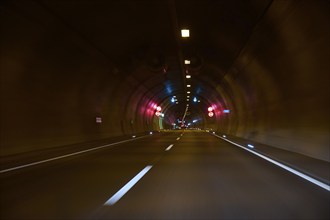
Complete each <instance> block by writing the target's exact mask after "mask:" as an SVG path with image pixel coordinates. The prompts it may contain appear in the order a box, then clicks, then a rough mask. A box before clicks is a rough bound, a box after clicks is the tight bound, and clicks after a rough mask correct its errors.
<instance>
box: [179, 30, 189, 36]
mask: <svg viewBox="0 0 330 220" xmlns="http://www.w3.org/2000/svg"><path fill="white" fill-rule="evenodd" d="M181 37H189V29H182V30H181Z"/></svg>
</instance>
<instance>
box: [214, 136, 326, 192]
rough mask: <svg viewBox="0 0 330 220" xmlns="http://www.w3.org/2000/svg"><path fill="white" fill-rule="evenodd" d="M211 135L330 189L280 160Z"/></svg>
mask: <svg viewBox="0 0 330 220" xmlns="http://www.w3.org/2000/svg"><path fill="white" fill-rule="evenodd" d="M213 135H214V136H216V137H218V138H220V139H222V140H224V141H227V142H229V143H231V144H233V145H235V146H237V147H240V148H242V149H244V150H246V151H249V152H250V153H253V154H254V155H256V156H258V157H261V158H262V159H264V160H267V161H268V162H271V163H273V164H275V165H276V166H279V167H281V168H282V169H285V170H287V171H289V172H290V173H293V174H295V175H296V176H299V177H301V178H303V179H305V180H307V181H309V182H311V183H313V184H315V185H317V186H319V187H321V188H323V189H325V190H328V191H330V186H329V185H328V184H326V183H323V182H321V181H319V180H317V179H314V178H313V177H310V176H308V175H306V174H304V173H301V172H299V171H298V170H295V169H293V168H291V167H289V166H286V165H284V164H282V163H280V162H277V161H276V160H273V159H271V158H269V157H266V156H264V155H262V154H260V153H258V152H256V151H253V150H250V149H248V148H246V147H244V146H242V145H240V144H237V143H235V142H233V141H230V140H228V139H226V138H223V137H220V136H219V135H216V134H213Z"/></svg>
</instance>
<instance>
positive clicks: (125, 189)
mask: <svg viewBox="0 0 330 220" xmlns="http://www.w3.org/2000/svg"><path fill="white" fill-rule="evenodd" d="M151 168H152V165H148V166H146V167H145V168H144V169H143V170H141V171H140V173H138V174H137V175H136V176H135V177H134V178H133V179H131V180H130V181H129V182H128V183H126V184H125V185H124V186H123V187H122V188H121V189H120V190H119V191H118V192H116V193H115V194H114V195H113V196H112V197H111V198H110V199H109V200H108V201H106V202H105V203H104V205H114V204H115V203H116V202H118V200H119V199H121V198H122V197H123V196H124V195H125V194H126V193H127V192H128V191H129V190H130V189H131V188H132V187H133V186H134V185H135V184H136V183H137V182H138V181H139V180H140V179H141V178H142V177H143V176H144V175H145V174H146V173H147V172H148V171H149V170H150V169H151Z"/></svg>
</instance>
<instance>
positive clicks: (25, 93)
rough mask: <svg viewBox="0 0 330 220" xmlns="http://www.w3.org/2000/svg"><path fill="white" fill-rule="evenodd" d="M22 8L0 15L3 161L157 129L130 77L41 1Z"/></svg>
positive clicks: (14, 7) (6, 8)
mask: <svg viewBox="0 0 330 220" xmlns="http://www.w3.org/2000/svg"><path fill="white" fill-rule="evenodd" d="M19 3H20V5H15V3H13V4H10V3H7V4H3V5H1V13H0V14H1V19H0V20H1V35H0V40H1V55H0V56H1V57H0V60H1V67H0V68H1V120H0V121H1V122H0V123H1V151H0V152H1V153H0V155H1V156H4V155H9V154H15V153H22V152H27V151H31V150H38V149H43V148H49V147H56V146H62V145H68V144H72V143H79V142H86V141H90V140H96V139H102V138H109V137H114V136H121V135H132V134H136V133H140V132H145V131H146V130H149V129H152V126H154V125H157V124H156V123H153V122H152V116H153V115H152V114H149V115H143V111H141V110H140V109H139V108H140V106H141V105H143V103H147V102H148V101H149V100H148V97H143V99H142V97H141V94H142V93H143V91H141V89H140V90H139V91H140V93H141V94H140V93H137V92H136V89H137V88H138V87H139V85H138V82H137V80H135V79H134V77H133V76H132V75H129V74H128V73H127V72H125V71H123V70H121V69H120V68H117V67H116V65H114V64H113V63H112V62H111V60H110V59H109V57H108V56H107V55H106V53H104V52H103V51H102V50H100V49H99V48H97V47H96V46H95V45H94V44H93V43H92V42H89V41H88V40H87V39H86V38H85V37H84V36H83V35H81V34H80V33H79V32H77V31H76V30H74V29H72V28H70V26H68V25H66V24H63V23H62V22H61V20H59V19H58V18H56V17H54V16H52V15H50V14H49V13H48V12H46V11H45V10H44V9H43V8H42V7H40V5H38V4H37V3H34V2H29V1H22V2H19ZM142 90H143V89H142ZM140 116H141V117H142V116H144V117H143V119H141V117H140ZM96 117H101V118H102V123H101V124H99V123H96ZM147 121H149V122H147Z"/></svg>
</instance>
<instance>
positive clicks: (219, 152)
mask: <svg viewBox="0 0 330 220" xmlns="http://www.w3.org/2000/svg"><path fill="white" fill-rule="evenodd" d="M178 137H180V139H179V140H177V138H178ZM170 146H171V147H170ZM169 147H170V148H169ZM167 149H168V150H167ZM150 165H151V166H152V169H149V170H148V172H146V173H145V174H144V176H143V177H142V178H140V179H139V180H138V181H137V182H136V183H135V185H134V186H132V188H131V189H130V190H128V191H127V192H126V193H125V194H124V195H123V196H122V197H121V198H120V199H119V200H118V201H116V203H114V204H112V205H105V203H106V202H107V201H108V200H109V199H110V198H111V197H112V196H114V195H115V194H116V193H117V192H118V191H120V189H121V188H122V187H123V186H125V184H127V183H129V182H130V181H131V180H132V179H133V178H134V177H135V176H136V175H137V174H139V173H140V172H141V171H142V170H143V169H144V168H146V167H147V166H150ZM0 177H1V183H0V193H1V194H0V195H1V203H0V205H1V206H0V207H1V216H0V217H1V218H0V219H329V217H330V216H329V202H330V199H329V192H327V191H326V190H323V189H321V188H319V187H317V186H315V185H313V184H311V183H309V182H307V181H304V180H302V179H301V178H299V177H297V176H294V175H293V174H291V173H288V172H286V171H285V170H283V169H281V168H278V167H276V166H274V165H272V164H270V163H269V162H267V161H264V160H263V159H260V158H258V157H256V156H254V155H252V154H251V153H249V152H246V151H244V150H242V149H240V148H238V147H236V146H234V145H231V144H229V143H227V142H225V141H223V140H220V139H218V138H216V137H214V136H212V135H210V134H208V133H206V132H197V131H195V132H194V131H185V132H184V135H182V132H181V131H178V132H165V133H163V134H162V135H159V136H151V137H148V138H145V139H140V140H136V141H134V142H129V143H124V144H121V145H118V146H117V147H115V148H111V149H102V150H97V151H93V152H89V153H86V154H81V155H77V156H73V157H70V158H64V159H61V160H57V161H52V162H50V163H46V164H41V165H38V166H35V167H30V168H26V169H24V170H20V171H14V172H11V173H6V174H1V175H0Z"/></svg>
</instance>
